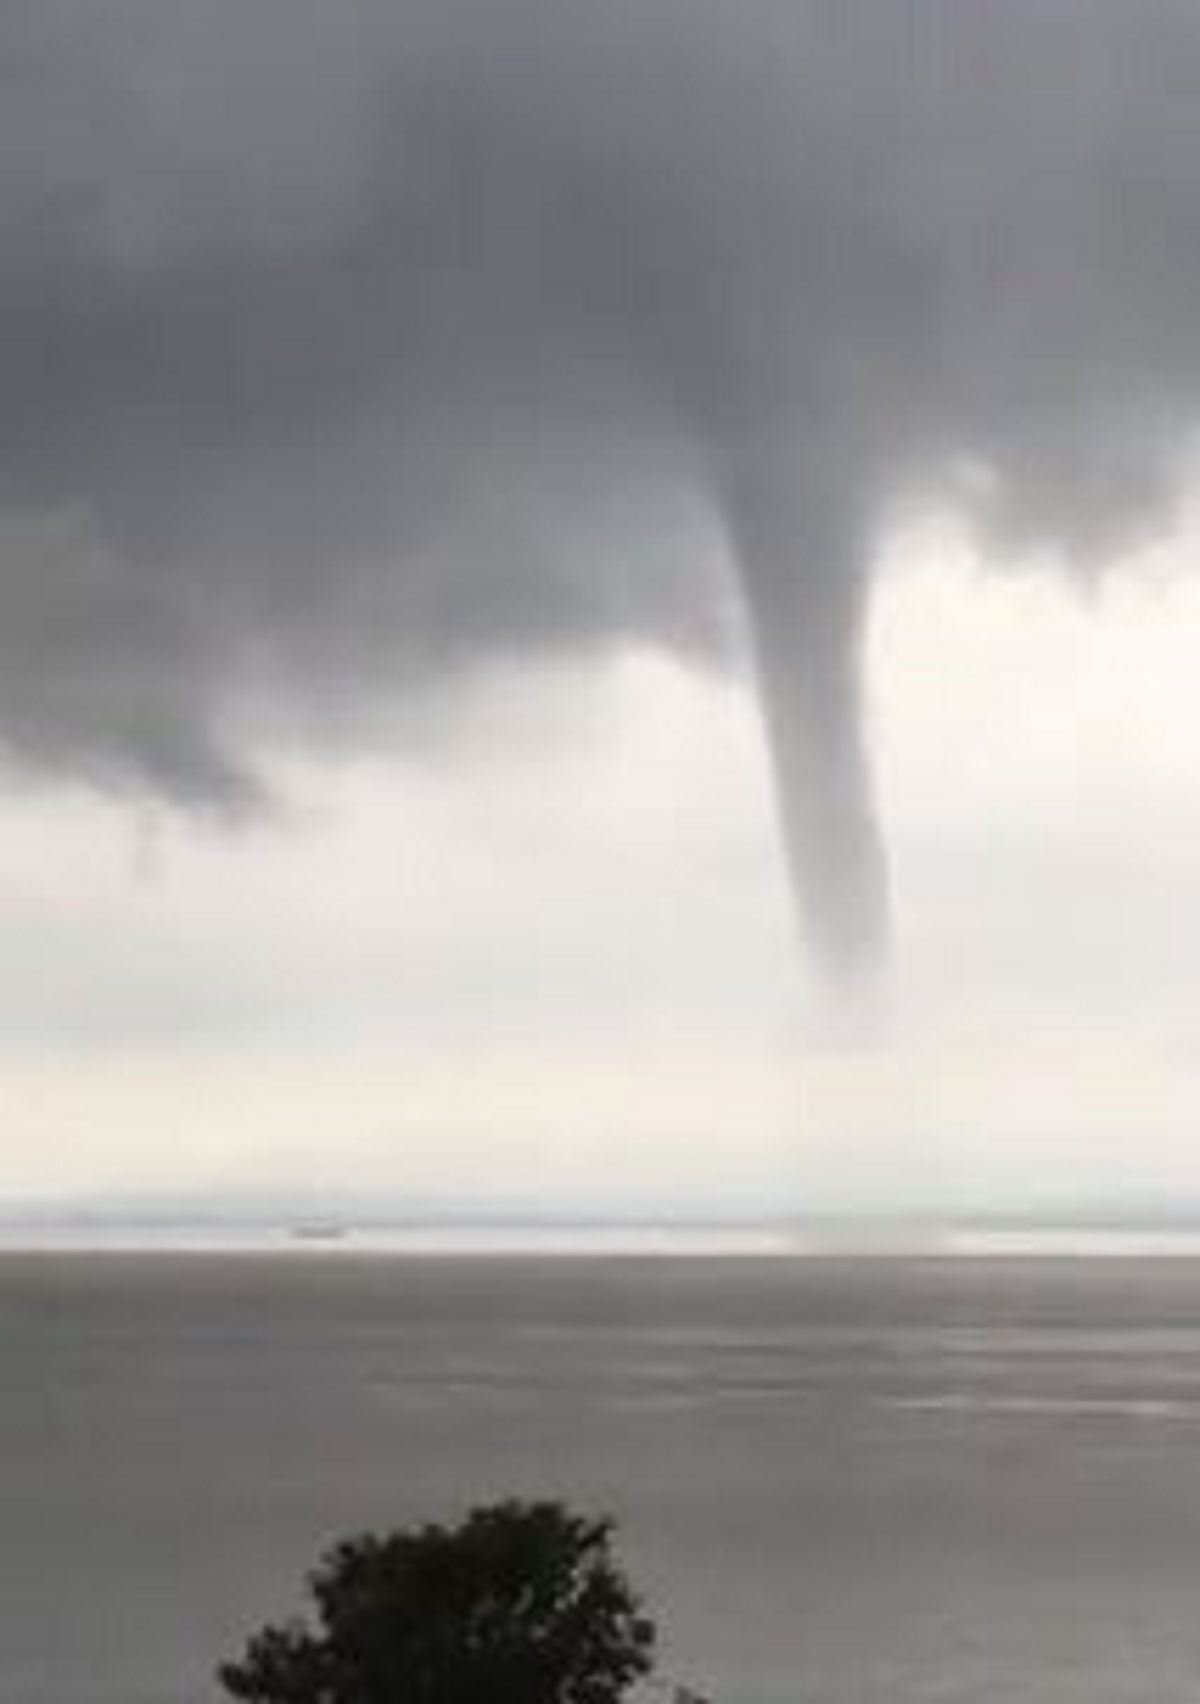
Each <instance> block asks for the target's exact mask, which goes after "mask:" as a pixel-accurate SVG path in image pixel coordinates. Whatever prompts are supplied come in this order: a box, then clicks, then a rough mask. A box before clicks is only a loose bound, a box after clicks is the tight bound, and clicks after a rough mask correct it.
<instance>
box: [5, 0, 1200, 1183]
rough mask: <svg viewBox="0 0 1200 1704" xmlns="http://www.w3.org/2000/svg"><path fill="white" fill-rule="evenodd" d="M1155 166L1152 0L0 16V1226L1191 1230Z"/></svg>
mask: <svg viewBox="0 0 1200 1704" xmlns="http://www.w3.org/2000/svg"><path fill="white" fill-rule="evenodd" d="M1197 112H1200V14H1197V12H1196V10H1195V7H1194V5H1193V4H1192V0H738V3H737V5H736V6H734V5H733V4H732V3H731V0H601V3H599V4H598V3H597V0H399V3H398V0H339V4H337V5H336V6H335V5H333V4H332V3H331V0H286V3H283V0H261V3H260V4H257V5H256V6H255V7H254V8H253V9H252V10H248V9H247V8H245V7H244V6H243V5H242V4H241V3H240V0H86V3H85V0H36V3H35V0H30V3H29V4H25V3H23V0H18V3H17V4H15V5H13V6H10V7H8V8H6V9H5V11H4V16H3V19H2V21H0V749H2V751H3V755H4V760H5V761H4V768H3V777H4V782H3V792H2V794H0V823H2V826H3V833H2V834H0V922H2V925H3V937H2V938H3V940H4V943H5V952H4V955H3V959H2V961H0V1130H2V1134H3V1147H2V1149H0V1187H3V1189H5V1190H6V1191H8V1192H11V1193H12V1194H13V1195H23V1194H37V1193H52V1192H56V1191H83V1190H94V1189H97V1188H99V1189H103V1190H110V1189H111V1190H124V1189H129V1188H141V1187H146V1188H175V1187H177V1186H189V1187H190V1186H192V1185H196V1186H204V1187H206V1188H208V1187H216V1186H221V1187H224V1186H227V1185H231V1184H236V1185H239V1186H241V1185H244V1186H245V1187H246V1188H250V1187H252V1186H253V1187H257V1186H259V1185H272V1186H274V1185H280V1184H283V1185H289V1186H290V1185H292V1184H295V1185H296V1186H297V1187H302V1186H303V1187H311V1188H313V1189H314V1190H317V1191H319V1190H320V1189H321V1188H322V1187H325V1186H326V1185H333V1184H337V1185H338V1186H346V1187H350V1188H362V1189H373V1188H376V1187H380V1188H383V1187H385V1186H386V1187H387V1188H388V1189H389V1190H396V1191H408V1192H409V1194H410V1196H411V1197H412V1198H414V1199H415V1198H417V1197H422V1198H423V1197H433V1196H438V1197H446V1198H454V1199H458V1200H462V1201H464V1202H471V1203H479V1202H482V1201H484V1200H490V1199H497V1198H503V1197H508V1198H511V1199H513V1200H516V1201H520V1202H522V1203H525V1202H528V1201H529V1200H530V1199H531V1198H533V1197H535V1196H536V1197H541V1198H544V1199H545V1200H546V1201H548V1202H556V1203H568V1202H569V1203H576V1204H580V1203H589V1204H591V1205H593V1206H600V1207H607V1206H611V1207H614V1208H615V1207H619V1206H621V1205H622V1204H633V1203H640V1204H650V1203H658V1202H663V1203H667V1202H670V1203H676V1204H680V1205H690V1206H692V1207H696V1208H699V1207H701V1206H704V1207H712V1208H714V1209H716V1208H721V1207H728V1208H734V1207H739V1206H741V1207H752V1206H757V1205H763V1204H766V1203H772V1204H776V1205H778V1204H779V1203H780V1202H788V1201H795V1202H796V1203H798V1204H803V1203H805V1202H819V1203H821V1204H825V1205H834V1204H840V1205H857V1206H873V1205H884V1206H887V1205H896V1204H906V1205H908V1204H920V1203H928V1204H937V1205H941V1204H951V1203H960V1204H967V1205H981V1204H982V1205H988V1206H992V1207H1004V1206H1007V1205H1010V1204H1029V1205H1037V1204H1049V1205H1051V1206H1053V1205H1055V1204H1059V1205H1063V1204H1065V1205H1069V1204H1070V1203H1071V1202H1073V1201H1080V1200H1088V1201H1096V1200H1100V1199H1108V1198H1110V1197H1111V1198H1116V1199H1121V1200H1125V1201H1133V1200H1135V1199H1137V1200H1140V1199H1146V1198H1150V1197H1161V1196H1169V1197H1171V1198H1174V1199H1182V1198H1184V1197H1186V1196H1187V1195H1188V1194H1189V1193H1190V1192H1192V1191H1193V1190H1194V1189H1195V1190H1196V1191H1197V1194H1198V1195H1200V1188H1198V1187H1197V1186H1200V1160H1196V1161H1194V1160H1193V1157H1192V1150H1193V1139H1192V1132H1191V1121H1192V1120H1193V1118H1194V1115H1195V1112H1196V1110H1197V1106H1198V1104H1200V1103H1198V1100H1197V1095H1196V1081H1195V1077H1196V1069H1195V1065H1194V1064H1193V1057H1194V1054H1195V1047H1194V1041H1193V1035H1192V1030H1193V1027H1194V1023H1195V1020H1194V1018H1193V1016H1192V1015H1191V1014H1192V1013H1193V1012H1194V1011H1195V1010H1197V1009H1198V1008H1197V1001H1196V996H1197V993H1198V992H1200V989H1198V986H1197V985H1198V982H1200V977H1198V975H1197V971H1196V969H1195V960H1196V955H1195V951H1194V947H1195V941H1196V938H1197V924H1200V900H1197V899H1196V898H1194V897H1193V893H1192V888H1193V882H1192V879H1191V871H1192V870H1193V868H1194V867H1195V854H1196V850H1197V838H1198V836H1200V797H1198V795H1197V789H1196V786H1195V780H1194V777H1195V775H1196V774H1197V757H1198V756H1200V751H1198V750H1197V747H1198V746H1200V731H1198V730H1200V717H1198V715H1197V712H1200V682H1198V680H1197V678H1196V677H1197V672H1198V671H1197V670H1196V668H1195V659H1196V658H1197V657H1198V656H1200V648H1198V647H1200V577H1197V576H1196V575H1195V574H1194V571H1193V568H1192V563H1193V561H1194V558H1195V554H1196V547H1197V544H1198V543H1200V520H1197V518H1196V516H1197V514H1200V503H1195V504H1194V503H1193V501H1192V498H1191V496H1190V495H1189V494H1190V492H1191V491H1192V489H1193V487H1194V486H1195V485H1196V483H1197V482H1196V479H1195V476H1194V475H1193V473H1192V471H1191V469H1192V464H1193V460H1194V456H1193V452H1194V445H1195V421H1196V418H1197V413H1198V411H1200V290H1198V289H1197V282H1198V280H1200V210H1198V208H1200V203H1198V201H1197V197H1196V194H1195V186H1196V183H1197V182H1200V124H1198V123H1197V119H1196V113H1197ZM1193 511H1195V512H1193ZM797 916H798V917H799V923H800V931H799V932H800V934H801V935H802V937H803V941H804V947H803V949H802V950H798V939H797V935H798V932H797V926H796V923H797ZM847 988H849V990H850V996H852V997H848V996H847ZM868 1007H870V1008H871V1010H870V1012H869V1013H868V1012H867V1010H866V1008H868Z"/></svg>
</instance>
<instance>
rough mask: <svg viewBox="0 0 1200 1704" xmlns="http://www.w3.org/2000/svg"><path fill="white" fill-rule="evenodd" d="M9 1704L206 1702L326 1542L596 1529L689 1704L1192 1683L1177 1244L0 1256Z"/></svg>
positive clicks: (1125, 1690) (1192, 1434)
mask: <svg viewBox="0 0 1200 1704" xmlns="http://www.w3.org/2000/svg"><path fill="white" fill-rule="evenodd" d="M0 1352H2V1354H3V1367H4V1393H3V1403H2V1405H0V1699H2V1700H3V1701H4V1704H85V1701H86V1704H185V1701H188V1704H195V1701H200V1704H204V1701H206V1700H212V1699H213V1698H214V1696H215V1689H214V1687H213V1686H212V1683H211V1681H210V1678H209V1677H210V1675H211V1671H212V1667H213V1663H214V1661H215V1660H216V1659H217V1658H218V1657H219V1656H221V1655H223V1654H227V1653H229V1652H230V1651H231V1650H232V1649H233V1648H234V1647H235V1646H236V1645H237V1644H238V1643H239V1641H240V1637H241V1635H242V1634H243V1633H244V1632H246V1631H248V1630H249V1629H250V1628H251V1627H252V1626H253V1625H254V1624H255V1623H256V1622H257V1621H259V1620H261V1619H262V1618H263V1617H265V1616H267V1615H270V1614H278V1613H282V1612H285V1611H287V1610H290V1609H291V1608H293V1607H296V1606H298V1602H299V1598H298V1590H297V1584H298V1581H299V1579H300V1577H301V1575H302V1573H303V1571H304V1570H305V1568H306V1567H307V1565H308V1564H309V1563H310V1562H311V1560H312V1559H313V1557H314V1555H315V1553H316V1552H317V1551H318V1550H319V1549H320V1548H321V1547H322V1546H323V1545H324V1544H325V1543H326V1542H327V1541H328V1540H329V1539H330V1538H332V1537H333V1536H335V1535H337V1534H339V1533H342V1532H345V1531H347V1530H349V1529H353V1528H356V1527H360V1526H363V1525H383V1524H389V1523H393V1522H402V1521H407V1520H410V1519H413V1518H417V1517H424V1516H426V1515H436V1514H442V1513H453V1512H457V1511H460V1510H462V1509H463V1508H464V1507H465V1506H466V1505H467V1504H468V1503H470V1502H471V1501H472V1500H475V1499H478V1498H482V1497H491V1496H495V1495H498V1494H508V1493H536V1494H547V1493H548V1494H561V1495H565V1496H567V1497H569V1498H570V1499H572V1500H573V1501H575V1502H580V1503H583V1504H590V1505H594V1506H596V1507H598V1508H600V1509H604V1510H610V1511H612V1512H614V1513H615V1514H616V1515H617V1516H618V1518H619V1520H620V1522H621V1527H622V1538H623V1550H624V1554H625V1556H626V1559H627V1561H628V1563H629V1566H630V1568H631V1571H632V1572H633V1573H634V1574H635V1576H636V1578H637V1580H638V1581H639V1583H640V1584H641V1585H642V1586H643V1588H644V1590H645V1593H646V1595H647V1597H648V1599H649V1600H650V1604H651V1607H652V1608H653V1609H654V1610H655V1611H656V1612H657V1614H658V1616H659V1619H660V1623H661V1624H662V1626H663V1629H664V1632H665V1634H666V1637H667V1641H668V1645H669V1648H670V1656H671V1659H672V1663H673V1666H674V1667H675V1668H676V1669H677V1670H678V1672H679V1673H680V1674H681V1675H682V1676H683V1677H684V1678H687V1679H690V1680H691V1681H693V1682H694V1683H695V1684H697V1685H699V1686H701V1687H703V1688H704V1689H705V1690H707V1691H709V1692H710V1693H711V1694H712V1696H713V1697H714V1698H715V1699H717V1700H718V1704H785V1701H786V1704H872V1701H874V1700H878V1701H879V1704H934V1701H937V1704H942V1701H947V1704H949V1701H951V1700H954V1701H960V1700H961V1701H967V1700H979V1701H985V1700H987V1701H993V1700H994V1701H996V1704H1007V1701H1010V1700H1011V1701H1013V1704H1015V1701H1017V1700H1021V1701H1022V1704H1026V1701H1029V1700H1039V1701H1040V1700H1047V1701H1049V1704H1084V1701H1085V1700H1086V1704H1107V1701H1109V1700H1112V1701H1117V1700H1121V1701H1122V1704H1125V1701H1133V1700H1137V1701H1141V1700H1145V1701H1146V1704H1151V1701H1154V1704H1176V1701H1182V1700H1184V1699H1187V1700H1188V1701H1189V1704H1191V1701H1192V1700H1194V1699H1195V1698H1196V1697H1197V1696H1200V1263H1190V1262H1187V1261H1114V1262H1103V1261H1060V1262H1053V1261H1010V1262H988V1261H971V1262H949V1261H940V1262H939V1261H928V1262H920V1261H883V1260H875V1261H867V1262H858V1263H856V1262H840V1261H839V1262H833V1261H786V1260H775V1261H768V1260H763V1261H757V1260H725V1261H722V1260H703V1259H695V1260H672V1261H661V1260H641V1261H639V1260H578V1261H575V1260H568V1261H554V1260H542V1261H526V1260H512V1259H509V1260H503V1261H492V1260H469V1259H460V1260H453V1259H446V1260H440V1259H416V1260H362V1261H359V1260H355V1259H351V1258H348V1257H346V1256H343V1255H336V1256H335V1255H330V1256H328V1257H324V1256H317V1257H313V1258H307V1259H286V1258H279V1257H276V1258H271V1259H258V1260H255V1259H252V1258H242V1259H237V1260H217V1259H215V1258H208V1259H204V1258H193V1259H173V1258H169V1257H165V1256H155V1257H152V1258H142V1259H138V1258H124V1257H115V1256H110V1257H106V1258H100V1259H98V1258H87V1257H83V1256H75V1257H66V1256H64V1257H58V1256H55V1257H30V1256H19V1257H18V1256H10V1257H7V1258H3V1259H0Z"/></svg>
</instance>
